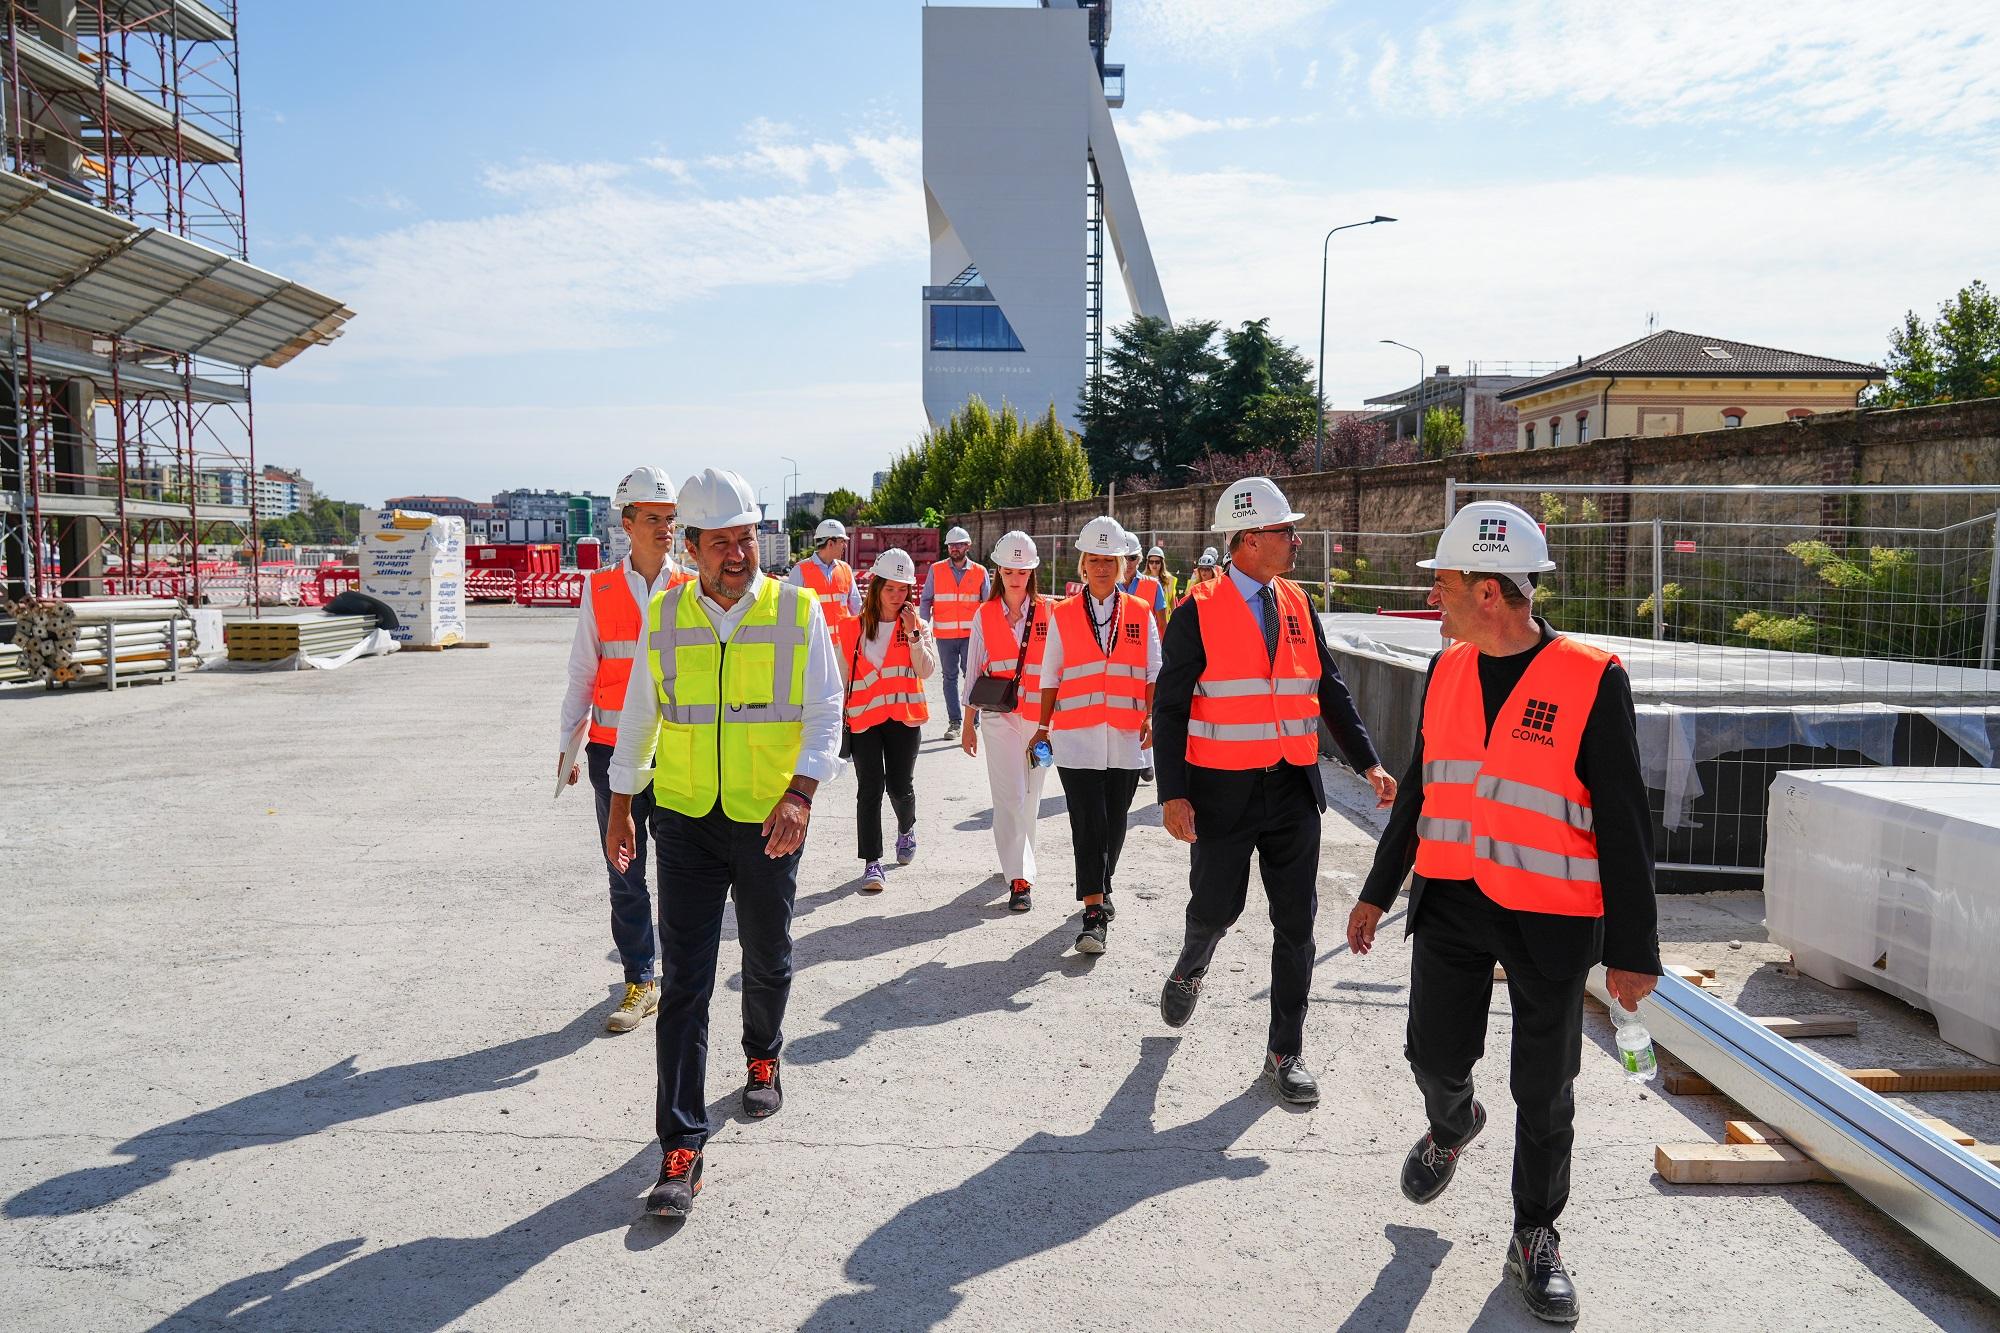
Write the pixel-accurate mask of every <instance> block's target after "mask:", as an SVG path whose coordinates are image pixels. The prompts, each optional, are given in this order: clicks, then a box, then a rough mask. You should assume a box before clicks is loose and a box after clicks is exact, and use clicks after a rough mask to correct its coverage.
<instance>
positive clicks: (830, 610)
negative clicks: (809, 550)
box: [799, 556, 861, 662]
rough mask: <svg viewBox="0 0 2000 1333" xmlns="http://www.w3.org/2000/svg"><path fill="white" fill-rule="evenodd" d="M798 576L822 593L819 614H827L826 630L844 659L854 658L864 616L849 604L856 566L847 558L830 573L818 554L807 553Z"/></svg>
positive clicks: (840, 561)
mask: <svg viewBox="0 0 2000 1333" xmlns="http://www.w3.org/2000/svg"><path fill="white" fill-rule="evenodd" d="M799 578H800V580H801V581H803V582H804V584H805V585H806V587H808V588H810V589H812V590H813V592H815V593H817V594H818V595H819V609H820V614H822V615H824V616H825V617H826V632H827V633H828V634H829V635H830V636H831V637H832V639H833V644H834V647H836V648H838V649H839V650H840V656H841V660H842V661H843V662H844V661H849V660H851V659H852V658H853V656H854V646H855V645H856V644H858V643H860V642H861V617H860V616H859V615H858V614H856V613H855V611H854V610H853V609H852V608H850V607H849V606H848V605H847V598H848V595H849V594H850V593H852V592H853V591H854V569H853V567H852V566H850V565H849V564H848V563H847V562H846V561H845V560H836V561H834V562H833V572H832V573H831V574H828V573H827V572H826V571H825V570H824V569H822V568H821V567H820V563H819V559H818V557H816V556H807V557H806V559H805V562H804V563H803V564H801V565H800V566H799Z"/></svg>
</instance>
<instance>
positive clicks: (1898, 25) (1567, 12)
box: [1377, 0, 2000, 139]
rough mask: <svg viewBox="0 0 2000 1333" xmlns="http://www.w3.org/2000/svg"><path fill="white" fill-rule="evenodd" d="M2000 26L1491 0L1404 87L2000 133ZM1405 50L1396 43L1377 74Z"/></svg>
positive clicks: (1936, 5) (1494, 97)
mask: <svg viewBox="0 0 2000 1333" xmlns="http://www.w3.org/2000/svg"><path fill="white" fill-rule="evenodd" d="M1991 18H1992V7H1991V5H1990V4H1989V3H1986V0H1930V3H1926V4H1923V5H1911V6H1904V7H1902V8H1901V9H1899V10H1897V11H1895V12H1894V14H1893V15H1890V14H1887V13H1886V12H1885V11H1884V10H1883V9H1882V8H1881V6H1880V5H1879V4H1875V3H1872V2H1871V0H1815V3H1813V4H1812V5H1810V6H1803V5H1797V4H1779V3H1763V4H1743V3H1740V0H1683V3H1678V4H1673V5H1659V6H1654V5H1631V4H1626V5H1608V4H1603V3H1599V2H1598V0H1507V2H1506V3H1501V4H1495V3H1491V2H1490V0H1481V3H1477V4H1467V5H1465V6H1464V7H1463V8H1462V9H1461V10H1460V12H1459V13H1458V14H1457V15H1456V16H1454V17H1452V18H1449V19H1446V20H1445V21H1443V22H1440V23H1437V24H1433V25H1429V26H1427V27H1425V28H1424V29H1422V30H1421V33H1420V34H1419V37H1418V39H1417V46H1418V53H1419V54H1418V57H1417V58H1416V59H1415V60H1413V61H1412V63H1411V65H1410V67H1409V69H1408V70H1407V72H1406V73H1405V74H1403V76H1402V78H1401V80H1400V83H1399V84H1397V85H1395V87H1397V88H1401V89H1402V90H1406V91H1408V92H1410V93H1411V94H1412V95H1414V96H1416V97H1418V98H1420V99H1421V100H1422V101H1423V102H1424V103H1425V104H1426V105H1427V106H1428V107H1429V109H1431V110H1432V111H1434V112H1438V113H1453V112H1466V111H1474V110H1477V109H1480V108H1483V107H1491V106H1495V105H1506V104H1510V103H1525V102H1534V101H1542V100H1555V101H1559V102H1563V103H1568V104H1574V105H1585V106H1594V107H1603V108H1605V109H1607V110H1609V111H1611V112H1613V113H1615V114H1616V115H1617V116H1618V117H1619V118H1621V119H1623V120H1627V121H1630V122H1633V123H1639V124H1651V123H1697V124H1710V123H1716V122H1727V123H1735V124H1740V125H1742V126H1744V127H1745V128H1769V127H1774V126H1775V127H1785V128H1797V127H1820V128H1853V127H1861V128H1880V129H1884V130H1889V131H1895V132H1902V133H1910V134H1922V135H1930V136H1937V137H1939V138H1947V137H1952V136H1979V137H1981V138H1986V139H1991V138H1992V137H1993V136H1995V134H1996V133H2000V35H1996V33H1995V31H1994V28H1993V25H1992V22H1991ZM1394 57H1395V50H1394V43H1393V42H1389V41H1385V42H1384V44H1383V52H1382V59H1381V60H1380V61H1378V64H1377V72H1378V74H1380V73H1382V72H1383V71H1385V70H1388V69H1392V68H1393V65H1394ZM1381 91H1383V90H1382V89H1378V92H1381ZM1389 91H1394V88H1392V89H1390V90H1389ZM1387 100H1394V99H1393V98H1389V99H1387Z"/></svg>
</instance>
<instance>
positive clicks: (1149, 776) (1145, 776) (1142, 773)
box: [1139, 767, 1153, 782]
mask: <svg viewBox="0 0 2000 1333" xmlns="http://www.w3.org/2000/svg"><path fill="white" fill-rule="evenodd" d="M1152 780H1153V770H1152V769H1151V768H1150V767H1148V768H1142V769H1140V770H1139V781H1141V782H1151V781H1152Z"/></svg>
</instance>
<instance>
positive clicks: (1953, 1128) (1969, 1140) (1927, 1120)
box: [1917, 1115, 1979, 1148]
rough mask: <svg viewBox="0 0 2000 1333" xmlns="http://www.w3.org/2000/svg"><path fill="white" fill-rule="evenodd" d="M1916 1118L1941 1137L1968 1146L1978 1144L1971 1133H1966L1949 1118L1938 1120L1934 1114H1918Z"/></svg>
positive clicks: (1976, 1145) (1972, 1146) (1973, 1146)
mask: <svg viewBox="0 0 2000 1333" xmlns="http://www.w3.org/2000/svg"><path fill="white" fill-rule="evenodd" d="M1917 1120H1918V1122H1919V1123H1921V1124H1926V1125H1929V1126H1930V1127H1931V1128H1932V1129H1933V1130H1935V1131H1937V1133H1938V1135H1939V1137H1941V1138H1946V1139H1950V1140H1951V1141H1952V1142H1953V1143H1962V1144H1964V1145H1965V1146H1966V1147H1968V1148H1976V1147H1978V1146H1979V1140H1978V1139H1976V1138H1974V1137H1972V1135H1970V1134H1968V1133H1966V1132H1965V1131H1964V1130H1962V1129H1960V1128H1959V1127H1958V1126H1957V1125H1954V1124H1952V1123H1951V1121H1949V1120H1940V1119H1938V1118H1937V1117H1936V1116H1934V1115H1920V1116H1918V1117H1917Z"/></svg>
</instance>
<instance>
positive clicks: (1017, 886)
mask: <svg viewBox="0 0 2000 1333" xmlns="http://www.w3.org/2000/svg"><path fill="white" fill-rule="evenodd" d="M1034 887H1035V886H1034V885H1032V884H1030V883H1028V881H1027V880H1025V879H1017V880H1015V881H1014V882H1013V883H1012V884H1010V885H1008V886H1007V910H1008V911H1010V912H1025V911H1027V910H1028V909H1029V908H1031V907H1033V906H1034V905H1035V900H1034V898H1033V897H1032V896H1031V895H1030V893H1029V890H1030V889H1032V888H1034Z"/></svg>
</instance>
